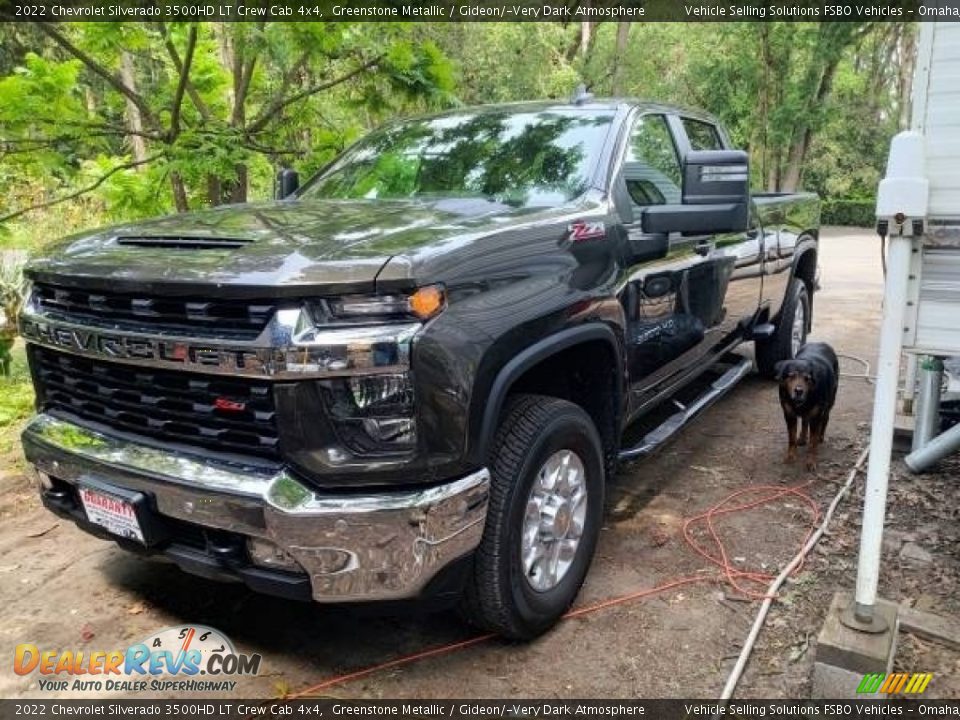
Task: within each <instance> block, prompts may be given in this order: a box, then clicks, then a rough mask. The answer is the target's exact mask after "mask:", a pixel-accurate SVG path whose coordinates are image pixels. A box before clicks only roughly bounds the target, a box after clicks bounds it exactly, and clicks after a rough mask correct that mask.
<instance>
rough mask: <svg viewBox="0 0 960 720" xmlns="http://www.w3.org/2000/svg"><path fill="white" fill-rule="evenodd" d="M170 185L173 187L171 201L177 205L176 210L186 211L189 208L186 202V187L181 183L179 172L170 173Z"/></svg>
mask: <svg viewBox="0 0 960 720" xmlns="http://www.w3.org/2000/svg"><path fill="white" fill-rule="evenodd" d="M170 186H171V187H172V188H173V202H174V204H175V205H176V206H177V212H181V213H183V212H187V211H188V210H189V209H190V205H189V203H188V202H187V188H186V186H185V185H184V184H183V177H181V175H180V173H178V172H172V173H170Z"/></svg>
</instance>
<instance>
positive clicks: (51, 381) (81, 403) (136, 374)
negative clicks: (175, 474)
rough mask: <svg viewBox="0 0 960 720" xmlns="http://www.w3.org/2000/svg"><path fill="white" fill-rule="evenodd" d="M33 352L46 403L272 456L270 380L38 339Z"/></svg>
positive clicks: (132, 428) (142, 429)
mask: <svg viewBox="0 0 960 720" xmlns="http://www.w3.org/2000/svg"><path fill="white" fill-rule="evenodd" d="M31 355H32V361H33V363H32V364H33V366H34V373H35V376H36V378H37V381H38V385H39V388H38V390H39V393H40V397H41V402H42V404H43V407H44V409H45V410H53V411H62V412H66V413H69V414H71V415H75V416H77V417H79V418H81V419H85V420H91V421H94V422H97V423H102V424H104V425H107V426H109V427H113V428H117V429H118V430H123V431H126V432H131V433H135V434H138V435H145V436H148V437H153V438H159V439H161V440H164V441H165V442H179V443H186V444H189V445H199V446H201V447H204V448H210V449H212V450H217V451H220V452H225V453H239V454H242V455H257V456H261V457H270V458H274V457H276V456H277V426H276V416H275V412H274V405H273V392H272V390H271V386H270V385H269V384H268V383H265V382H256V381H248V380H237V379H233V378H229V379H221V378H218V377H210V376H206V375H196V374H193V373H176V372H165V371H161V370H150V369H143V368H134V367H128V366H125V365H119V364H114V363H105V362H100V361H97V360H89V359H86V358H80V357H75V356H72V355H67V354H64V353H59V352H54V351H52V350H46V349H43V348H38V347H33V348H31ZM218 400H219V401H220V403H219V404H220V405H221V407H217V404H218V403H217V401H218ZM222 406H229V407H230V408H232V409H224V408H223V407H222Z"/></svg>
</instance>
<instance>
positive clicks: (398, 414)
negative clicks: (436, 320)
mask: <svg viewBox="0 0 960 720" xmlns="http://www.w3.org/2000/svg"><path fill="white" fill-rule="evenodd" d="M445 304H446V296H445V294H444V290H443V288H442V287H441V286H439V285H428V286H425V287H422V288H419V289H417V290H416V291H415V292H413V293H410V294H393V295H356V296H349V297H339V298H325V299H320V300H315V301H312V302H310V303H308V305H307V308H306V311H307V312H306V313H305V314H303V315H302V316H300V323H299V324H298V326H297V327H296V329H295V331H294V332H293V334H292V339H293V344H294V347H293V349H292V350H291V351H290V353H289V355H288V358H287V363H286V367H287V368H288V369H290V368H294V367H295V368H298V369H300V368H302V369H303V371H305V372H311V373H319V372H322V373H325V374H329V376H330V377H329V378H328V379H324V380H319V381H318V382H319V384H320V387H321V388H322V389H323V395H324V398H325V404H326V407H327V412H328V415H329V417H330V419H331V421H332V423H333V427H334V428H335V431H336V433H337V435H338V437H339V439H340V442H341V443H342V444H343V445H344V446H345V447H346V448H348V449H349V450H350V451H351V452H353V453H356V454H358V455H370V454H381V453H391V454H395V453H406V452H409V451H411V450H413V449H414V448H415V447H416V443H417V423H416V418H415V412H414V403H413V394H414V391H413V383H412V380H411V375H410V372H411V369H410V349H411V347H412V343H413V339H414V337H415V336H416V334H417V333H418V332H419V330H420V328H421V327H422V325H423V323H424V322H425V321H426V320H429V319H430V318H432V317H435V316H436V315H437V314H438V313H440V312H442V311H443V308H444V306H445Z"/></svg>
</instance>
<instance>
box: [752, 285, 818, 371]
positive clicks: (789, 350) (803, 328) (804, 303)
mask: <svg viewBox="0 0 960 720" xmlns="http://www.w3.org/2000/svg"><path fill="white" fill-rule="evenodd" d="M809 325H810V296H809V295H808V294H807V286H806V285H805V284H804V282H803V281H802V280H800V279H799V278H793V279H792V280H791V281H790V287H789V288H788V289H787V298H786V300H785V301H784V303H783V308H782V309H781V310H780V319H779V320H778V321H777V326H776V327H777V329H776V331H775V332H774V333H773V336H772V337H770V338H769V339H767V340H758V341H757V369H758V370H759V371H760V374H761V375H763V376H764V377H768V378H772V377H773V376H774V374H775V371H774V366H775V365H776V364H777V363H778V362H780V361H781V360H790V359H791V358H794V357H796V355H797V351H798V350H799V349H800V348H801V347H802V346H803V344H804V343H805V342H806V341H807V328H808V327H809Z"/></svg>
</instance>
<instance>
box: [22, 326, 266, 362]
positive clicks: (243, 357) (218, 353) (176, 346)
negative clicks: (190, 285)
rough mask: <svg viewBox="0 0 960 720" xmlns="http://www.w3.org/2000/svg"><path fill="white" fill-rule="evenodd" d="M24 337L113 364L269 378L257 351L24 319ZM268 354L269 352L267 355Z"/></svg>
mask: <svg viewBox="0 0 960 720" xmlns="http://www.w3.org/2000/svg"><path fill="white" fill-rule="evenodd" d="M20 328H21V333H22V334H23V336H24V338H26V339H27V340H33V341H35V342H37V343H39V344H41V345H46V346H48V347H54V348H60V349H63V350H67V351H70V352H73V353H78V354H81V355H88V356H91V357H101V358H108V359H114V360H130V361H138V360H139V361H153V362H155V363H161V364H169V365H175V366H181V367H183V366H194V367H196V368H203V369H204V370H247V371H252V372H258V373H264V374H269V370H268V369H267V367H266V364H265V363H264V361H263V359H262V358H261V357H260V354H259V352H258V351H257V350H248V349H238V348H212V347H204V346H195V345H190V344H189V343H185V342H182V341H178V340H167V339H162V338H144V337H135V336H133V337H131V336H125V335H121V334H117V333H102V332H98V331H95V330H87V329H78V328H76V327H66V326H60V325H57V324H56V323H54V322H50V321H43V322H37V321H35V320H31V319H29V318H22V319H21V323H20ZM265 352H267V353H269V351H265Z"/></svg>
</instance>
